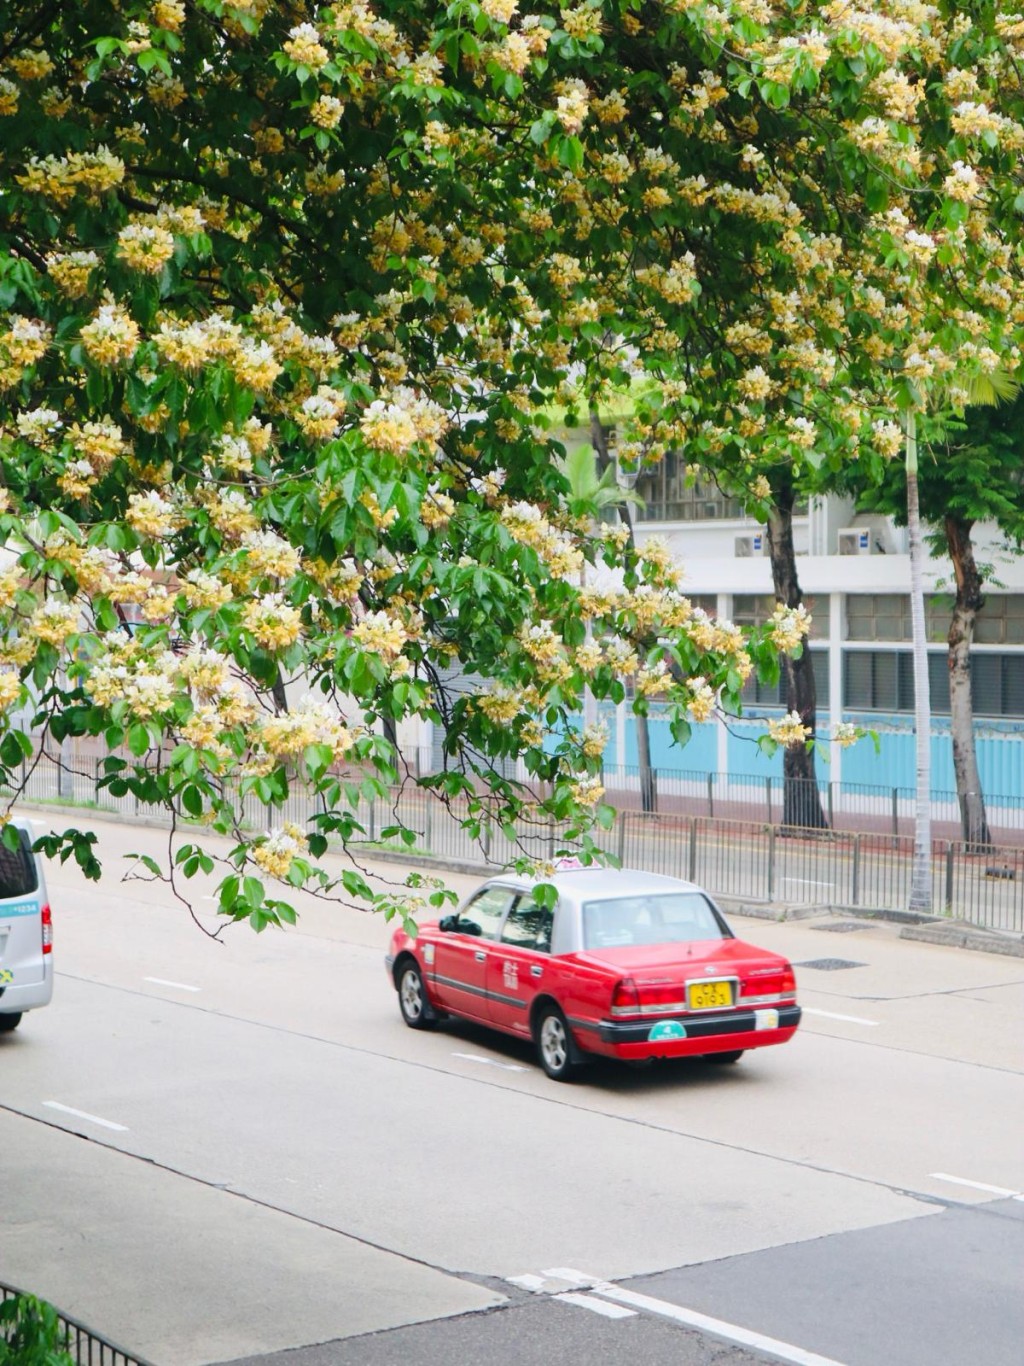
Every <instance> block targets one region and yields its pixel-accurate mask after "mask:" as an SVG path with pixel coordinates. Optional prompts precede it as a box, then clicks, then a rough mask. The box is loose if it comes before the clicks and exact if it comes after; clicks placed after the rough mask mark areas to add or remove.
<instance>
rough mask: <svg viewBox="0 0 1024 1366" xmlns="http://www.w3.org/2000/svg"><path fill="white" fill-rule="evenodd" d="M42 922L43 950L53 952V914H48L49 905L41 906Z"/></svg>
mask: <svg viewBox="0 0 1024 1366" xmlns="http://www.w3.org/2000/svg"><path fill="white" fill-rule="evenodd" d="M40 919H41V920H42V922H43V952H44V953H52V952H53V916H52V915H51V914H50V908H49V906H44V907H43V914H42V916H41V917H40Z"/></svg>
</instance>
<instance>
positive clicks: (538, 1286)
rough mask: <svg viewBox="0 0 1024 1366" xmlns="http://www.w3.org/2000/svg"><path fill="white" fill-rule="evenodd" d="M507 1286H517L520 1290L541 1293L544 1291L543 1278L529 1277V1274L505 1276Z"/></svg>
mask: <svg viewBox="0 0 1024 1366" xmlns="http://www.w3.org/2000/svg"><path fill="white" fill-rule="evenodd" d="M505 1279H506V1281H508V1283H509V1285H518V1286H519V1288H520V1290H533V1291H535V1292H536V1291H541V1290H543V1289H544V1284H545V1282H544V1277H543V1276H531V1275H530V1274H529V1273H527V1274H526V1275H523V1276H506V1277H505Z"/></svg>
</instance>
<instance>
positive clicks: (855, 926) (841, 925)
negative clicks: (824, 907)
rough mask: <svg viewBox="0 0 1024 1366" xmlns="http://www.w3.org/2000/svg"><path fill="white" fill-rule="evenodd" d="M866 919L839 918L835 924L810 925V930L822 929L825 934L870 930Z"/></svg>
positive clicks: (869, 923)
mask: <svg viewBox="0 0 1024 1366" xmlns="http://www.w3.org/2000/svg"><path fill="white" fill-rule="evenodd" d="M870 928H871V922H870V921H868V920H840V921H839V922H838V923H837V924H835V925H812V926H811V929H812V930H824V931H825V933H826V934H852V933H853V931H854V930H870Z"/></svg>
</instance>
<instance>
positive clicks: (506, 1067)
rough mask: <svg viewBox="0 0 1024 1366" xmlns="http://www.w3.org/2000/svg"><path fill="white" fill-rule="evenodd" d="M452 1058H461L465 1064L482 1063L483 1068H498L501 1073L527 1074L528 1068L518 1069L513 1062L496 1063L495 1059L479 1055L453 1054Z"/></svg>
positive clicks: (516, 1064)
mask: <svg viewBox="0 0 1024 1366" xmlns="http://www.w3.org/2000/svg"><path fill="white" fill-rule="evenodd" d="M452 1057H453V1058H463V1059H464V1060H465V1061H466V1062H482V1063H483V1064H484V1066H485V1067H500V1068H501V1070H502V1071H503V1072H527V1071H529V1068H526V1067H520V1066H519V1064H518V1063H515V1062H498V1061H497V1059H495V1058H485V1057H484V1056H483V1054H481V1053H453V1054H452Z"/></svg>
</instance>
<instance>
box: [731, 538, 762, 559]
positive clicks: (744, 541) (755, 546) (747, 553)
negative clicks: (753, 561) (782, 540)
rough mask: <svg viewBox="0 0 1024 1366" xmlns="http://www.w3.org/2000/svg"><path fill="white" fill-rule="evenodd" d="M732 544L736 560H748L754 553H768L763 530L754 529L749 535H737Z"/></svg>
mask: <svg viewBox="0 0 1024 1366" xmlns="http://www.w3.org/2000/svg"><path fill="white" fill-rule="evenodd" d="M733 545H734V547H735V553H736V558H737V559H738V560H748V559H750V558H751V557H752V556H754V555H766V554H767V553H768V543H767V539H766V537H765V534H764V532H763V531H755V532H753V533H752V534H751V535H750V536H737V537H736V540H735V541H734V542H733Z"/></svg>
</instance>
